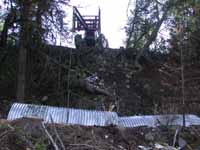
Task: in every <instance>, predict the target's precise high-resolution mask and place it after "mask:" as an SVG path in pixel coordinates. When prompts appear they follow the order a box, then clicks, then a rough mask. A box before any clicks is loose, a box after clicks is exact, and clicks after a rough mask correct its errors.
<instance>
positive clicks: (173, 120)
mask: <svg viewBox="0 0 200 150" xmlns="http://www.w3.org/2000/svg"><path fill="white" fill-rule="evenodd" d="M119 125H120V126H123V127H141V126H148V127H156V126H161V125H177V126H182V125H183V115H154V116H150V115H149V116H132V117H120V118H119ZM191 125H200V118H199V117H197V116H195V115H185V126H187V127H188V126H191Z"/></svg>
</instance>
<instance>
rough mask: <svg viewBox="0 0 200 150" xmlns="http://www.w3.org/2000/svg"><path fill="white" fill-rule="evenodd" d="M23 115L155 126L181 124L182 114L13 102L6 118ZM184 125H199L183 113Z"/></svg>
mask: <svg viewBox="0 0 200 150" xmlns="http://www.w3.org/2000/svg"><path fill="white" fill-rule="evenodd" d="M23 117H30V118H40V119H43V120H44V122H47V123H52V122H53V123H60V124H77V125H85V126H94V125H96V126H109V125H116V126H122V127H130V128H132V127H141V126H147V127H156V126H161V125H177V126H182V125H183V115H146V116H125V117H119V116H118V115H117V113H116V112H106V111H96V110H83V109H73V108H64V107H52V106H43V105H33V104H21V103H14V104H13V105H12V107H11V109H10V111H9V114H8V117H7V119H8V120H14V119H18V118H23ZM185 125H186V126H191V125H200V118H199V117H198V116H196V115H190V114H188V115H185Z"/></svg>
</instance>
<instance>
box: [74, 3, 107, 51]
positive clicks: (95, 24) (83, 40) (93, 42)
mask: <svg viewBox="0 0 200 150" xmlns="http://www.w3.org/2000/svg"><path fill="white" fill-rule="evenodd" d="M73 31H74V32H75V31H84V35H82V34H77V35H76V36H75V40H74V41H75V46H76V48H77V49H79V48H80V47H82V46H87V47H96V46H98V47H100V48H106V47H108V41H107V39H106V38H105V36H104V35H103V34H102V33H101V11H100V9H99V13H98V15H97V16H91V15H90V16H82V15H81V13H80V12H79V11H78V9H77V8H76V7H75V6H74V7H73Z"/></svg>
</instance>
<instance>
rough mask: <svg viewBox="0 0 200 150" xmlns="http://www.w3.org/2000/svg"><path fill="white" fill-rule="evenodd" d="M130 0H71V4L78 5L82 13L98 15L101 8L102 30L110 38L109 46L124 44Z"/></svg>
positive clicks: (114, 46)
mask: <svg viewBox="0 0 200 150" xmlns="http://www.w3.org/2000/svg"><path fill="white" fill-rule="evenodd" d="M128 2H129V0H71V2H70V4H71V5H73V6H77V7H78V10H79V11H80V12H81V14H82V15H98V8H99V7H100V9H101V30H102V33H103V34H104V35H105V37H106V38H107V39H108V42H109V47H111V48H119V47H120V46H124V41H125V38H126V34H125V31H124V27H125V25H126V23H127V6H128Z"/></svg>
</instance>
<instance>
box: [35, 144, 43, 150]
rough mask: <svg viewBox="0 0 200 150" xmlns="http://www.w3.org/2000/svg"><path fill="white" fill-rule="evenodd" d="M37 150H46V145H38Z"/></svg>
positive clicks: (36, 145)
mask: <svg viewBox="0 0 200 150" xmlns="http://www.w3.org/2000/svg"><path fill="white" fill-rule="evenodd" d="M35 150H46V146H45V144H44V143H36V144H35Z"/></svg>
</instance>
